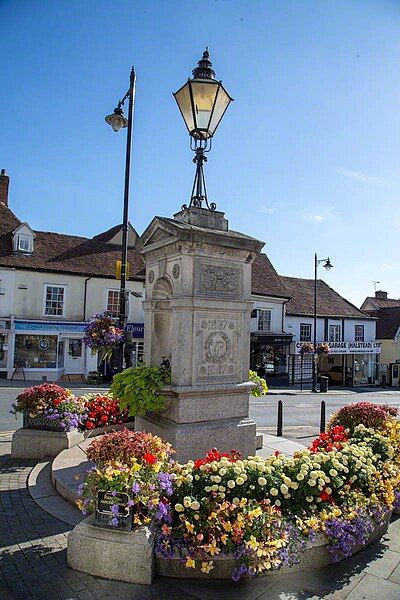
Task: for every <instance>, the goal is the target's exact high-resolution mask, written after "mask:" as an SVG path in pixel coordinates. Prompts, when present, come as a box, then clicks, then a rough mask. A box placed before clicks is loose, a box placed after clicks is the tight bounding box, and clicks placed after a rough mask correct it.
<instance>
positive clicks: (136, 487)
mask: <svg viewBox="0 0 400 600" xmlns="http://www.w3.org/2000/svg"><path fill="white" fill-rule="evenodd" d="M132 492H133V493H134V494H138V493H139V492H140V484H139V482H138V481H135V483H134V484H133V486H132Z"/></svg>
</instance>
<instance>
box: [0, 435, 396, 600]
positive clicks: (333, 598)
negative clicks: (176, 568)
mask: <svg viewBox="0 0 400 600" xmlns="http://www.w3.org/2000/svg"><path fill="white" fill-rule="evenodd" d="M9 448H10V444H9V440H7V439H6V438H5V437H4V436H1V435H0V600H19V599H24V600H31V599H35V600H53V599H57V600H59V599H60V598H61V599H63V600H96V599H97V600H99V599H102V600H196V599H197V600H308V599H309V600H318V599H321V598H323V599H324V600H375V598H377V597H379V598H380V599H381V600H400V519H398V520H397V521H395V522H393V523H392V524H391V526H390V529H389V532H388V534H387V536H386V538H385V539H384V540H383V541H382V542H380V543H377V544H375V545H374V546H373V547H370V548H368V549H367V550H365V551H364V552H362V553H361V554H359V555H356V556H353V557H351V558H350V559H349V560H347V561H344V562H342V563H339V564H337V565H329V566H328V567H326V568H324V569H319V570H316V571H312V572H308V573H293V574H289V575H285V576H284V577H283V576H280V575H272V576H271V577H268V578H260V579H256V580H253V581H249V580H247V581H242V582H240V583H239V584H234V583H233V582H231V581H194V580H172V579H167V580H163V579H156V580H155V582H154V584H153V585H152V586H140V585H133V584H127V583H121V582H113V581H107V580H104V579H100V578H95V577H91V576H90V575H85V574H83V573H79V572H77V571H73V570H71V569H68V568H67V566H66V544H67V534H68V531H69V530H70V529H71V526H70V525H67V524H65V523H63V522H62V521H59V520H58V519H56V518H54V517H51V516H50V515H49V514H48V513H47V512H45V511H44V510H42V509H41V508H40V507H39V506H38V505H37V504H36V503H35V502H34V500H33V499H32V498H31V496H30V494H29V491H28V489H27V478H28V475H29V472H30V470H31V468H32V467H33V466H34V462H29V461H26V460H12V459H11V458H10V456H9ZM127 568H129V565H127Z"/></svg>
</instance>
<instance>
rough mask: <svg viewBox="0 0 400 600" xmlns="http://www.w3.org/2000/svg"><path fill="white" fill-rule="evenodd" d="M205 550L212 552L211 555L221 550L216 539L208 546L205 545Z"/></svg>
mask: <svg viewBox="0 0 400 600" xmlns="http://www.w3.org/2000/svg"><path fill="white" fill-rule="evenodd" d="M204 550H205V551H206V552H208V553H209V554H211V556H215V555H216V554H219V553H220V552H221V550H220V549H219V548H218V547H217V542H216V540H213V541H212V542H211V544H208V546H204Z"/></svg>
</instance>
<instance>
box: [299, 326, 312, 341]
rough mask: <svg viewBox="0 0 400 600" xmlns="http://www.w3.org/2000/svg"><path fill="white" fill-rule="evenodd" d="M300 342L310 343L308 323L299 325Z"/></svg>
mask: <svg viewBox="0 0 400 600" xmlns="http://www.w3.org/2000/svg"><path fill="white" fill-rule="evenodd" d="M300 342H311V325H310V323H300Z"/></svg>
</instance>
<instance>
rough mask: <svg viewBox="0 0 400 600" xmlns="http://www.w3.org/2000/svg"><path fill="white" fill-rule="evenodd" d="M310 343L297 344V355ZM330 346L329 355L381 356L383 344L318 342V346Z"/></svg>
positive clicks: (373, 342) (374, 342)
mask: <svg viewBox="0 0 400 600" xmlns="http://www.w3.org/2000/svg"><path fill="white" fill-rule="evenodd" d="M309 343H310V342H295V353H296V354H299V353H300V350H301V348H302V346H303V345H304V344H309ZM321 344H328V346H329V348H330V352H329V354H380V353H381V346H382V343H381V342H376V341H372V342H317V346H320V345H321Z"/></svg>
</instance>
